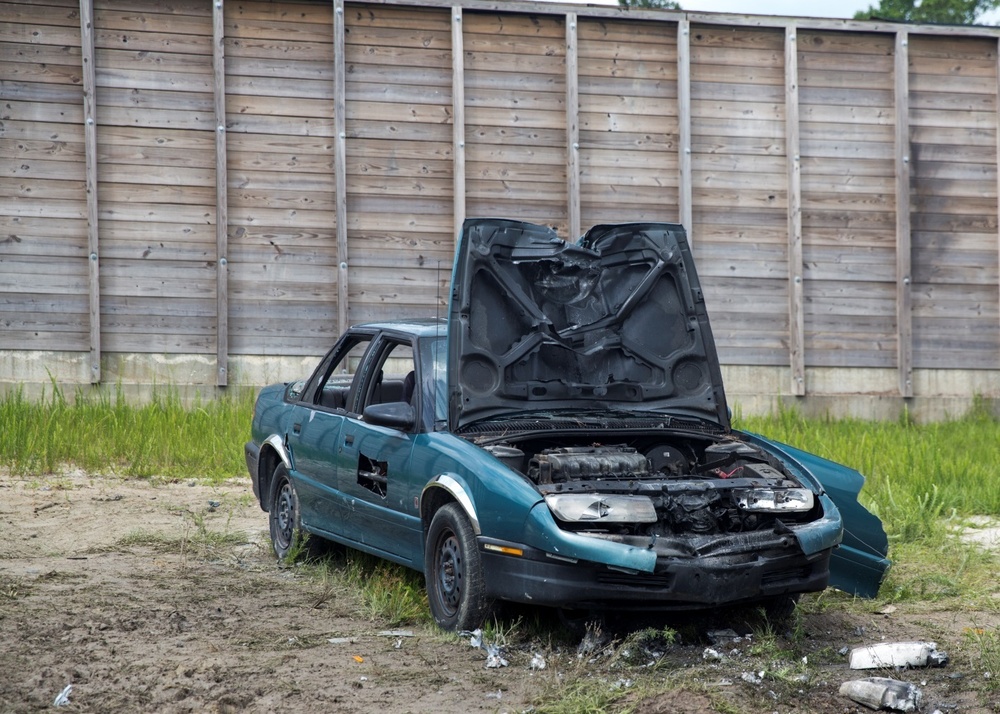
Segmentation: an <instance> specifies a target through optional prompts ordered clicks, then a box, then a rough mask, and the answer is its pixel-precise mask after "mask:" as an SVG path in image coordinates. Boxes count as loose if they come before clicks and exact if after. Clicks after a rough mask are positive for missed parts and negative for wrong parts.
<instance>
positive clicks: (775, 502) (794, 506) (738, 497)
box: [733, 488, 815, 513]
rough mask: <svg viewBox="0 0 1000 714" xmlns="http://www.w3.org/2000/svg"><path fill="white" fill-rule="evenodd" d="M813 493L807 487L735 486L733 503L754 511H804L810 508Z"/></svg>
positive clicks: (743, 508)
mask: <svg viewBox="0 0 1000 714" xmlns="http://www.w3.org/2000/svg"><path fill="white" fill-rule="evenodd" d="M814 502H815V500H814V499H813V493H812V491H810V490H809V489H807V488H781V489H775V488H737V489H733V503H735V504H736V505H737V506H738V507H739V508H740V509H741V510H744V511H750V512H756V513H804V512H806V511H809V510H812V507H813V503H814Z"/></svg>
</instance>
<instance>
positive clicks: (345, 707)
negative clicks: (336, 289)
mask: <svg viewBox="0 0 1000 714" xmlns="http://www.w3.org/2000/svg"><path fill="white" fill-rule="evenodd" d="M266 525H267V520H266V516H265V514H264V513H262V512H261V511H260V509H259V508H258V507H257V505H256V503H255V502H254V500H253V495H252V493H251V492H250V489H249V483H248V482H243V481H234V482H231V483H228V484H225V485H222V486H205V485H191V484H187V483H183V484H165V485H158V486H153V485H150V484H149V483H146V482H139V481H128V480H121V479H115V478H105V477H92V476H88V475H86V474H82V473H70V474H66V475H60V476H48V477H40V478H37V479H25V478H19V477H11V476H9V475H5V474H0V633H2V645H0V711H2V712H26V711H36V710H39V709H44V708H48V707H50V706H52V705H53V702H54V700H55V699H56V697H57V696H58V695H59V694H60V692H61V691H62V690H63V689H64V688H65V687H66V686H67V685H70V684H71V685H72V691H71V692H70V693H69V695H68V700H69V703H68V704H67V705H66V706H65V707H64V709H63V710H65V711H87V712H109V711H123V712H125V711H156V712H244V711H246V712H293V711H294V712H309V711H326V712H333V711H336V712H372V711H379V712H381V713H382V714H399V713H402V712H470V711H486V712H522V711H530V710H531V709H532V707H533V706H535V705H537V703H538V701H539V699H538V698H539V697H540V696H542V695H544V694H546V693H550V694H551V692H553V691H557V690H558V689H559V688H560V687H562V686H564V685H565V682H568V681H570V680H571V679H572V678H578V679H579V678H582V679H583V680H585V681H590V682H591V683H593V682H595V681H596V682H597V683H598V688H600V687H602V686H606V687H608V688H620V687H626V688H628V687H634V690H633V691H631V692H630V693H629V694H628V696H627V697H626V698H625V700H624V702H625V703H627V704H628V705H630V706H632V707H634V709H635V711H637V712H639V713H640V714H656V713H659V712H663V713H665V712H672V713H681V714H683V713H685V712H687V713H689V714H695V713H702V712H713V711H746V712H756V711H768V712H770V711H775V712H831V713H832V712H836V713H838V714H843V713H848V712H860V711H868V710H866V709H864V708H863V707H860V706H858V705H856V704H853V703H852V702H850V701H849V700H847V699H845V698H843V697H841V696H839V695H838V693H837V689H838V687H839V686H840V684H841V683H842V682H844V681H846V680H849V679H856V678H860V677H862V676H870V675H872V674H882V675H886V674H887V673H885V672H881V673H879V672H868V673H861V672H851V671H850V670H849V669H848V668H847V664H846V659H845V658H844V657H843V656H841V655H838V654H836V652H837V650H839V649H841V648H842V647H845V646H851V647H853V646H857V645H859V644H871V643H873V642H880V641H898V640H913V639H934V640H935V641H937V642H938V644H939V647H940V648H941V649H946V650H947V651H948V652H949V654H950V655H951V662H950V663H949V664H948V666H946V667H944V668H941V669H928V670H911V671H908V672H900V673H890V674H891V676H896V677H898V678H899V679H903V680H905V681H909V682H912V683H914V684H916V685H918V686H919V687H920V688H921V689H922V690H923V701H924V703H923V705H922V706H921V708H920V711H925V712H933V711H934V710H935V709H936V708H937V709H940V710H941V711H942V712H943V713H945V714H947V713H948V712H1000V696H998V695H997V694H996V693H995V692H994V693H991V692H989V691H988V690H987V689H985V688H984V687H983V686H981V682H982V680H983V677H984V676H985V675H984V672H983V671H982V669H981V663H980V662H978V661H977V658H976V656H975V653H973V652H969V651H964V650H963V648H966V649H967V641H968V636H967V635H963V631H965V630H966V629H967V628H970V627H975V628H981V629H982V628H986V629H991V630H995V629H996V627H997V626H998V624H1000V616H998V614H997V608H993V609H991V610H990V611H985V612H984V611H979V612H969V611H965V610H962V611H960V612H957V611H955V610H949V611H941V612H935V611H931V610H928V608H927V607H925V606H921V607H913V608H910V607H907V606H905V605H900V606H899V607H897V608H895V609H894V610H892V609H891V608H890V611H886V612H883V613H866V614H847V613H845V612H844V611H843V609H842V608H831V609H829V610H825V611H824V610H823V609H822V608H811V610H812V612H811V613H810V614H807V615H805V616H804V617H802V618H801V619H800V625H801V630H802V632H801V633H800V635H799V637H798V638H797V642H796V645H795V647H796V648H798V649H799V650H804V651H805V654H804V655H803V656H805V657H807V658H811V660H812V664H811V665H809V668H808V672H809V675H808V677H807V679H806V680H805V681H801V682H799V680H796V679H795V678H794V677H793V676H791V675H789V676H788V677H780V676H776V675H775V674H773V673H770V672H769V673H767V674H765V676H764V677H762V678H760V677H756V674H758V673H757V672H756V668H757V667H764V666H765V665H762V664H761V663H762V662H764V661H765V659H764V658H763V655H759V654H758V655H756V656H751V655H750V654H749V652H750V648H749V643H748V642H747V641H744V642H743V644H742V645H740V644H737V645H733V644H732V643H722V644H720V645H717V646H714V649H716V650H717V651H720V654H721V655H722V657H723V659H722V660H719V661H716V660H713V659H711V658H708V659H706V648H707V647H713V641H712V639H711V637H710V636H709V635H708V634H707V633H708V632H709V631H710V630H711V628H719V627H720V626H721V627H725V626H727V625H729V624H730V623H727V622H725V621H722V622H720V621H718V619H717V618H716V619H714V620H713V619H712V618H707V619H702V620H696V621H695V623H694V625H693V626H692V627H691V628H688V631H690V632H698V633H702V634H696V635H688V636H687V638H686V641H685V642H682V643H681V644H679V645H675V646H673V647H670V648H669V652H668V653H667V654H666V655H665V657H664V658H662V659H660V660H659V665H657V666H656V667H654V670H655V676H662V677H664V678H673V679H672V681H673V680H676V681H677V683H678V684H677V686H676V687H672V688H671V691H669V692H668V693H666V694H663V693H660V694H657V695H647V694H645V692H647V691H648V690H647V689H645V688H644V687H641V686H637V685H635V684H634V683H635V682H638V681H645V682H648V681H649V677H650V676H651V674H650V669H649V666H648V664H649V663H648V662H647V663H646V665H645V666H644V665H642V664H639V665H635V664H634V663H632V664H629V665H628V666H624V665H623V663H622V658H621V651H620V650H619V651H618V652H617V653H616V654H615V655H607V656H604V655H602V652H603V653H607V652H610V651H611V650H610V649H609V648H605V649H603V650H602V649H601V648H597V649H596V650H593V651H591V652H589V653H588V652H583V653H581V652H582V651H581V650H580V648H579V647H577V646H574V645H565V644H563V645H552V644H551V643H547V644H545V645H544V647H543V646H542V645H541V644H538V645H528V646H518V647H510V648H509V649H508V650H506V651H505V652H504V653H503V654H504V655H505V658H506V659H507V661H508V665H507V666H505V667H499V668H487V666H486V652H484V651H483V650H481V649H476V648H473V647H472V646H470V644H469V641H468V638H457V637H455V636H449V635H444V634H442V633H440V632H438V631H436V630H435V629H434V628H432V627H430V626H428V625H414V626H407V627H405V628H402V631H399V628H397V631H393V632H387V629H388V628H387V627H386V625H385V623H379V622H372V621H369V620H368V619H366V618H365V617H364V615H363V614H361V609H360V607H359V602H358V599H357V598H356V597H354V596H353V595H352V594H351V593H350V592H332V591H330V589H329V586H328V585H324V584H323V583H322V582H318V581H317V579H316V578H315V577H310V576H309V575H308V574H306V573H305V572H304V571H303V570H302V569H301V568H296V567H282V566H280V565H279V564H278V563H276V561H275V559H274V557H273V556H272V555H271V553H270V550H269V546H268V544H267V540H266ZM998 590H1000V585H998ZM998 602H1000V601H998ZM911 610H912V611H911ZM736 627H737V629H738V627H739V626H738V625H736ZM741 648H742V650H741ZM536 654H538V655H541V656H542V657H543V658H544V659H545V662H546V666H545V667H544V668H543V669H539V668H538V667H537V664H538V660H537V658H536V659H535V664H536V666H535V667H532V664H531V662H532V659H533V658H534V655H536ZM641 654H642V657H641V658H644V659H647V660H650V661H654V660H656V659H657V657H658V656H659V654H660V653H651V654H650V653H641ZM794 664H795V663H791V664H790V665H789V667H790V670H789V671H793V670H794ZM766 666H767V668H768V669H775V666H774V664H773V663H768V664H767V665H766ZM629 667H632V668H631V669H630V668H629ZM800 669H806V668H805V664H804V663H803V666H802V667H801V668H800ZM748 670H749V671H748ZM991 675H992V676H998V677H1000V672H996V673H991ZM644 678H645V679H644ZM758 679H759V680H761V681H758Z"/></svg>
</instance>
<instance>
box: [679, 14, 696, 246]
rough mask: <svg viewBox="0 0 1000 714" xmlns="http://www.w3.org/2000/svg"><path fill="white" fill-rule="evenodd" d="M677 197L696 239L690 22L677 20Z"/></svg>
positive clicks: (686, 225)
mask: <svg viewBox="0 0 1000 714" xmlns="http://www.w3.org/2000/svg"><path fill="white" fill-rule="evenodd" d="M677 125H678V142H677V164H678V179H677V186H678V191H677V194H678V195H677V200H678V202H679V203H680V205H679V206H678V213H679V214H680V215H679V219H680V222H681V225H683V226H684V230H685V231H687V234H688V241H689V242H690V243H692V244H694V242H695V236H694V218H693V205H694V199H693V195H694V194H693V181H694V176H693V171H692V166H691V155H692V151H693V148H692V136H691V23H690V22H688V21H687V20H681V21H679V22H678V23H677Z"/></svg>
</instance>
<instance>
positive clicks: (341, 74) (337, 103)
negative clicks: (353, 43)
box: [333, 0, 348, 333]
mask: <svg viewBox="0 0 1000 714" xmlns="http://www.w3.org/2000/svg"><path fill="white" fill-rule="evenodd" d="M344 21H345V18H344V0H333V133H334V142H333V146H334V149H333V174H334V184H335V189H334V190H335V191H336V193H337V195H336V197H335V198H334V200H335V202H336V205H337V209H336V210H337V217H336V222H337V329H338V331H339V332H341V333H343V332H344V330H346V329H347V320H348V310H347V308H348V304H347V301H348V292H347V265H348V263H347V123H346V120H345V113H346V111H347V99H346V95H347V71H346V63H345V60H344V44H345V42H344V34H345V33H344Z"/></svg>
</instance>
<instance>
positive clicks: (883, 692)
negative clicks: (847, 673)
mask: <svg viewBox="0 0 1000 714" xmlns="http://www.w3.org/2000/svg"><path fill="white" fill-rule="evenodd" d="M840 694H841V696H844V697H847V698H848V699H850V700H852V701H855V702H857V703H858V704H862V705H864V706H866V707H868V708H870V709H890V710H892V711H899V712H912V711H916V709H917V707H919V706H920V699H921V697H922V693H921V691H920V689H918V688H917V687H916V686H915V685H913V684H910V683H908V682H900V681H899V680H896V679H888V678H886V677H868V678H867V679H855V680H852V681H850V682H844V683H843V684H841V685H840Z"/></svg>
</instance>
